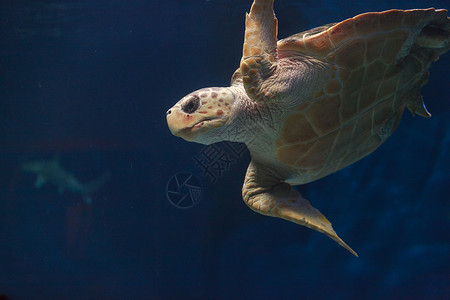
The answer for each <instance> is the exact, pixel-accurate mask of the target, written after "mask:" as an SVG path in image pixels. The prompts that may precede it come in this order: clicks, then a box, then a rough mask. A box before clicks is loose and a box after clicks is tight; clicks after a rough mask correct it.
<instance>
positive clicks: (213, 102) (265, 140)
mask: <svg viewBox="0 0 450 300" xmlns="http://www.w3.org/2000/svg"><path fill="white" fill-rule="evenodd" d="M245 25H246V28H245V39H244V46H243V55H242V59H241V63H240V68H239V69H238V70H237V71H236V72H235V73H234V75H233V77H232V81H231V86H230V87H225V88H206V89H201V90H198V91H195V92H193V93H191V94H189V95H187V96H185V97H184V98H182V99H181V100H180V101H179V102H178V103H177V104H176V105H175V106H174V107H172V108H171V109H170V110H169V111H168V112H167V122H168V125H169V128H170V130H171V132H172V133H173V134H174V135H176V136H180V137H182V138H183V139H185V140H188V141H194V142H198V143H202V144H211V143H215V142H218V141H223V140H228V141H237V142H244V143H246V145H247V147H248V149H249V151H250V154H251V157H252V161H251V163H250V165H249V167H248V170H247V174H246V176H245V182H244V186H243V188H242V195H243V198H244V201H245V203H246V204H247V205H248V206H249V207H250V208H251V209H253V210H254V211H256V212H259V213H261V214H264V215H268V216H273V217H279V218H283V219H286V220H289V221H292V222H294V223H297V224H300V225H304V226H307V227H309V228H312V229H315V230H317V231H320V232H322V233H324V234H326V235H328V236H329V237H331V238H332V239H333V240H335V241H336V242H337V243H339V245H341V246H343V247H344V248H346V249H347V250H349V251H350V252H351V253H353V254H354V255H356V256H357V254H356V252H355V251H353V250H352V249H351V248H350V247H349V246H347V244H345V243H344V242H343V241H342V240H341V239H340V238H339V237H338V235H337V234H336V232H335V231H334V230H333V228H332V226H331V223H330V222H329V221H328V220H327V219H326V218H325V217H324V216H323V215H322V214H321V213H320V212H319V211H318V210H317V209H315V208H313V207H312V206H311V205H310V203H309V201H308V200H306V199H304V198H303V197H302V196H301V195H300V193H299V192H298V191H296V190H295V189H293V188H292V186H291V185H298V184H305V183H308V182H311V181H314V180H317V179H319V178H322V177H324V176H326V175H329V174H331V173H333V172H336V171H338V170H340V169H342V168H344V167H346V166H348V165H350V164H352V163H354V162H356V161H358V160H360V159H361V158H363V157H364V156H366V155H368V154H369V153H371V152H372V151H374V150H375V149H376V148H377V147H378V146H380V145H381V144H382V143H383V142H384V141H385V140H386V139H387V138H388V137H389V136H391V134H392V133H393V132H394V131H395V129H396V128H397V126H398V124H399V122H400V119H401V115H402V113H403V111H404V109H405V107H406V108H408V109H409V110H410V111H411V112H412V113H413V114H417V115H420V116H423V117H429V116H430V114H429V113H428V111H427V110H426V108H425V106H424V104H423V102H422V97H421V88H422V86H423V85H424V84H425V83H426V82H427V80H428V76H429V73H428V71H427V69H428V68H429V67H430V65H431V63H432V62H433V61H436V60H437V59H438V57H439V55H442V54H444V53H445V52H446V51H448V50H449V48H450V19H449V18H448V17H447V11H446V10H436V9H433V8H430V9H413V10H389V11H385V12H380V13H365V14H362V15H358V16H356V17H354V18H351V19H348V20H345V21H343V22H340V23H335V24H329V25H325V26H321V27H318V28H315V29H312V30H309V31H306V32H302V33H299V34H296V35H293V36H291V37H288V38H286V39H283V40H280V41H278V42H277V19H276V17H275V14H274V12H273V0H255V1H254V2H253V5H252V8H251V10H250V14H247V17H246V23H245Z"/></svg>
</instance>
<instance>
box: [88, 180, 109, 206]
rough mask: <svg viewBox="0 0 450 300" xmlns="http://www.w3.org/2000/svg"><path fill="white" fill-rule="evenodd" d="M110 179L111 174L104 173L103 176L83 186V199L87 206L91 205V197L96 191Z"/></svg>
mask: <svg viewBox="0 0 450 300" xmlns="http://www.w3.org/2000/svg"><path fill="white" fill-rule="evenodd" d="M110 178H111V174H110V173H109V172H106V173H105V174H103V175H102V176H100V177H99V178H97V179H94V180H92V181H90V182H88V183H86V184H85V186H84V191H83V199H84V201H85V202H86V203H87V204H91V203H92V198H91V195H92V194H93V193H94V192H95V191H96V190H98V189H99V188H100V187H101V186H102V185H103V184H105V182H107V181H108V180H109V179H110Z"/></svg>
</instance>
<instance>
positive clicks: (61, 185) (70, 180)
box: [22, 155, 110, 204]
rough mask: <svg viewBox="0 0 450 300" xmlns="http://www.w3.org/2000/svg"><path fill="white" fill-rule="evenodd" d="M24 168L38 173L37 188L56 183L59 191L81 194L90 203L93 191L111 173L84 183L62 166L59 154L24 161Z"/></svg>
mask: <svg viewBox="0 0 450 300" xmlns="http://www.w3.org/2000/svg"><path fill="white" fill-rule="evenodd" d="M22 169H23V170H24V171H27V172H31V173H35V174H36V176H37V178H36V183H35V186H36V188H40V187H41V186H43V185H44V184H45V183H47V182H48V183H51V184H53V185H55V186H56V187H57V188H58V192H59V193H62V192H64V191H65V190H68V191H71V192H73V193H79V194H81V196H82V197H83V200H84V201H85V202H86V203H88V204H91V203H92V199H91V195H92V193H93V192H95V191H96V190H98V189H99V188H100V187H101V186H102V185H103V184H104V183H105V182H106V181H107V180H108V179H109V178H110V174H109V173H105V174H103V175H102V176H101V177H99V178H97V179H95V180H92V181H90V182H88V183H85V184H83V183H81V182H80V181H79V180H78V179H76V178H75V176H74V175H72V174H71V173H70V172H69V171H68V170H66V169H64V168H63V167H62V166H61V164H60V160H59V156H58V155H56V156H55V158H54V159H52V160H34V161H29V162H24V163H22Z"/></svg>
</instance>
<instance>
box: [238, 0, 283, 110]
mask: <svg viewBox="0 0 450 300" xmlns="http://www.w3.org/2000/svg"><path fill="white" fill-rule="evenodd" d="M273 1H274V0H255V1H253V5H252V8H251V10H250V14H246V21H245V39H244V46H243V50H242V59H241V65H240V69H241V74H242V79H243V82H244V87H245V90H246V92H247V94H248V96H249V97H250V98H251V99H252V100H254V101H256V102H261V101H265V100H267V99H268V98H270V97H271V93H270V91H268V90H265V89H263V88H262V83H263V81H264V80H265V79H266V78H267V77H269V76H270V75H271V74H272V73H273V72H274V70H275V68H276V66H275V62H276V55H277V53H276V50H277V30H278V29H277V28H278V21H277V18H276V17H275V13H274V11H273Z"/></svg>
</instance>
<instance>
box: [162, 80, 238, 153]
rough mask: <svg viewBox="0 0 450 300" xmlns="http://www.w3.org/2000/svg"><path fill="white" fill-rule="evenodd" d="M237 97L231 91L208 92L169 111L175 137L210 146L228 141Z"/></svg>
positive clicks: (197, 92) (186, 97)
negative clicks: (228, 125) (225, 139)
mask: <svg viewBox="0 0 450 300" xmlns="http://www.w3.org/2000/svg"><path fill="white" fill-rule="evenodd" d="M234 102H235V96H234V94H233V92H232V91H231V89H230V88H205V89H201V90H198V91H195V92H193V93H190V94H189V95H187V96H185V97H184V98H182V99H181V100H180V101H178V102H177V104H175V105H174V106H173V107H172V108H171V109H169V110H168V111H167V124H168V125H169V129H170V131H171V132H172V134H173V135H176V136H179V137H181V138H183V139H185V140H187V141H191V142H197V143H200V144H205V145H209V144H212V143H215V142H218V141H222V140H223V139H224V136H223V134H224V133H225V132H226V123H227V121H228V120H229V118H230V114H231V108H232V106H233V103H234Z"/></svg>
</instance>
